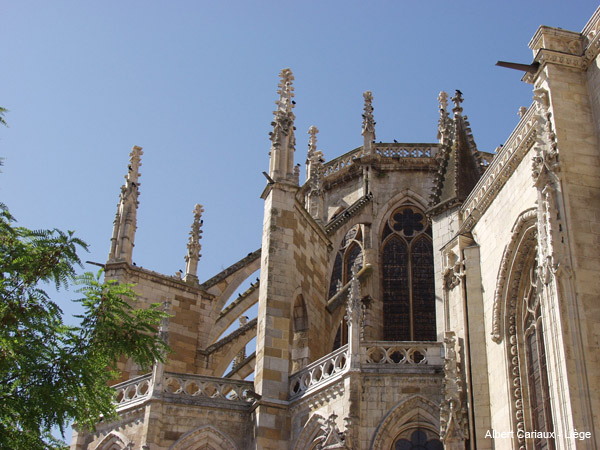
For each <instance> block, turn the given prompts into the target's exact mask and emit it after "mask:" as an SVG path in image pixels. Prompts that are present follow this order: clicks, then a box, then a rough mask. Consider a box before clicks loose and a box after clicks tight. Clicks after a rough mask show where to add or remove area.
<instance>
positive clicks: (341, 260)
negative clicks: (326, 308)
mask: <svg viewBox="0 0 600 450" xmlns="http://www.w3.org/2000/svg"><path fill="white" fill-rule="evenodd" d="M354 264H357V265H358V267H359V269H360V268H362V266H363V235H362V230H361V226H360V225H354V226H353V227H352V228H350V229H349V230H348V232H347V233H346V235H345V236H344V238H343V239H342V243H341V245H340V249H339V250H338V252H337V254H336V256H335V262H334V264H333V270H332V273H331V281H330V283H329V298H331V297H333V296H334V295H335V294H336V293H337V291H338V290H339V288H340V287H341V286H343V285H344V284H346V283H347V282H349V281H350V279H351V278H352V274H351V272H352V266H353V265H354Z"/></svg>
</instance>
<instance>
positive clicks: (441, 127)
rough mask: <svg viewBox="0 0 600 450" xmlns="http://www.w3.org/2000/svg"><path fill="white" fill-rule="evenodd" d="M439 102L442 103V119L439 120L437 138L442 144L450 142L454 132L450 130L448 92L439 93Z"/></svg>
mask: <svg viewBox="0 0 600 450" xmlns="http://www.w3.org/2000/svg"><path fill="white" fill-rule="evenodd" d="M438 102H439V104H440V120H439V122H438V134H437V138H438V140H439V141H440V144H448V140H449V138H450V135H451V133H452V132H451V130H450V117H449V115H448V94H447V93H446V92H444V91H441V92H440V95H438Z"/></svg>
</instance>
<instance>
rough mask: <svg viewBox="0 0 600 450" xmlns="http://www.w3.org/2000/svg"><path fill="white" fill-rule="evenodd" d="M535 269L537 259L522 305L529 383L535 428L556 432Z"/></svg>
mask: <svg viewBox="0 0 600 450" xmlns="http://www.w3.org/2000/svg"><path fill="white" fill-rule="evenodd" d="M535 273H536V272H535V263H534V264H532V267H531V268H530V271H529V277H528V278H527V279H526V284H527V288H526V290H525V293H524V295H523V303H522V309H521V311H522V327H523V332H524V339H523V341H524V349H525V361H526V374H527V375H526V376H527V387H528V391H529V407H530V410H531V422H532V423H531V429H532V430H535V431H540V432H552V431H553V425H552V411H551V408H550V396H549V392H548V372H547V367H546V350H545V347H544V333H543V327H542V318H541V308H540V303H539V296H538V295H537V293H536V287H535V286H536V280H535ZM522 373H523V372H522ZM540 436H543V435H540ZM533 444H534V448H535V449H536V450H538V449H539V450H545V449H554V442H553V440H552V439H546V438H534V442H533Z"/></svg>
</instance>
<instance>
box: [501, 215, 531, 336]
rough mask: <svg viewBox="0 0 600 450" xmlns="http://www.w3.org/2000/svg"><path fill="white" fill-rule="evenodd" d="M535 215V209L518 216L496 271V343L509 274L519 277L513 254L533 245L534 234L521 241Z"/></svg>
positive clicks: (506, 294) (525, 250)
mask: <svg viewBox="0 0 600 450" xmlns="http://www.w3.org/2000/svg"><path fill="white" fill-rule="evenodd" d="M537 214H538V213H537V211H536V209H535V208H530V209H527V210H525V211H524V212H523V213H521V214H520V215H519V217H518V218H517V221H516V222H515V224H514V226H513V228H512V230H511V237H510V242H509V243H508V244H507V245H506V247H505V248H504V253H503V254H502V260H501V262H500V269H499V270H498V276H497V277H496V278H497V282H496V290H495V292H494V307H493V315H492V340H493V341H494V342H497V343H499V342H501V341H502V335H503V334H502V318H503V317H504V314H503V313H504V311H505V308H506V301H507V300H506V299H507V298H509V295H511V294H509V292H507V290H508V289H509V286H507V283H508V278H509V276H510V274H511V273H513V274H515V276H520V273H519V271H518V268H513V265H514V263H515V253H516V252H517V250H518V249H519V251H524V252H527V251H529V249H530V248H531V247H532V246H533V245H535V238H536V235H535V233H534V234H529V235H527V237H526V239H524V240H521V239H522V237H523V234H524V233H525V232H526V230H527V229H528V228H532V227H533V226H534V221H535V220H536V219H537ZM519 245H524V246H525V247H521V248H519ZM509 306H510V305H509Z"/></svg>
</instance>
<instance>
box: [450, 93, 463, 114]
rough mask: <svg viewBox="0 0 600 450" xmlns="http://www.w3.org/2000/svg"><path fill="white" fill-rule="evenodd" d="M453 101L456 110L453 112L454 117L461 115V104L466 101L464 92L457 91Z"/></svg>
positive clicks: (453, 109)
mask: <svg viewBox="0 0 600 450" xmlns="http://www.w3.org/2000/svg"><path fill="white" fill-rule="evenodd" d="M452 101H453V102H454V108H452V112H453V113H454V115H460V114H461V113H462V111H463V109H462V107H461V106H460V104H461V103H462V102H463V101H464V99H463V96H462V92H460V91H459V90H458V89H457V90H456V93H455V94H454V97H452Z"/></svg>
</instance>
